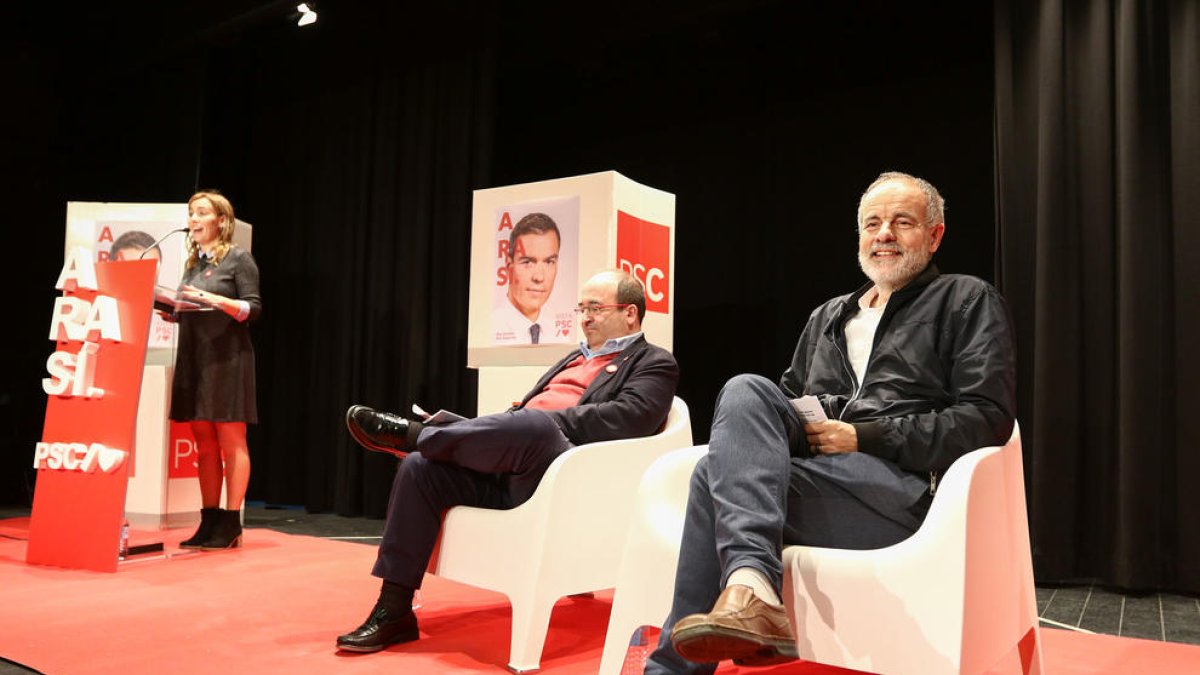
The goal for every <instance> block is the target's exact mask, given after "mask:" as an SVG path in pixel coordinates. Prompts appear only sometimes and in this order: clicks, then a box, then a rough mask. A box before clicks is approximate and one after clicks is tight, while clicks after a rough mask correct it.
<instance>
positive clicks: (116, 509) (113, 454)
mask: <svg viewBox="0 0 1200 675" xmlns="http://www.w3.org/2000/svg"><path fill="white" fill-rule="evenodd" d="M78 251H82V253H78V252H76V251H72V252H71V253H70V254H68V259H67V263H66V265H65V266H64V267H63V273H62V275H61V276H60V278H59V288H62V289H63V290H64V294H63V296H62V297H61V298H58V299H57V300H56V302H55V305H54V312H53V315H52V318H51V323H50V335H49V337H50V339H52V340H55V346H56V350H57V351H55V352H54V353H53V354H51V356H50V357H49V358H48V359H47V362H46V369H47V377H46V378H45V379H44V380H43V383H42V385H43V389H45V391H46V393H47V395H48V400H47V403H46V422H45V426H44V427H43V430H42V442H40V443H38V444H36V447H35V448H34V459H33V462H34V467H35V468H36V469H37V470H38V471H37V488H36V490H35V491H34V495H33V512H32V514H31V518H30V524H29V547H28V549H27V552H26V556H25V560H26V562H29V563H33V564H40V565H54V566H58V567H68V568H73V569H87V570H95V571H99V572H115V571H116V569H117V547H118V544H119V537H120V531H121V522H122V519H123V513H124V510H125V490H126V487H127V478H128V473H129V468H130V463H131V460H132V452H131V451H132V449H133V441H134V433H135V427H136V424H137V406H138V396H139V394H140V391H141V386H142V368H143V366H144V364H145V360H146V338H147V336H148V334H149V329H150V315H151V309H152V304H153V300H154V277H155V270H156V265H157V262H156V261H154V260H150V259H147V260H137V261H128V262H102V263H99V264H94V263H93V262H92V261H91V260H90V258H89V257H88V254H87V252H86V251H83V249H78Z"/></svg>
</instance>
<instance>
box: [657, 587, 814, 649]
mask: <svg viewBox="0 0 1200 675" xmlns="http://www.w3.org/2000/svg"><path fill="white" fill-rule="evenodd" d="M671 642H672V643H674V645H675V651H677V652H679V655H680V656H682V657H683V658H685V659H687V660H688V661H692V662H694V663H717V662H718V661H723V660H725V659H733V661H734V663H737V664H739V665H745V666H767V665H773V664H776V663H786V662H788V661H793V660H795V659H796V638H795V636H794V635H793V634H792V627H791V625H790V624H789V623H788V618H787V611H786V610H785V609H784V608H783V607H772V606H771V605H768V604H767V603H765V602H763V601H762V600H759V599H758V598H757V597H755V596H754V592H753V591H751V590H750V587H749V586H738V585H733V586H728V587H726V588H725V590H724V591H722V592H721V595H720V597H718V598H717V602H716V604H715V605H713V608H712V611H711V612H709V613H708V614H692V615H691V616H685V617H683V618H682V619H680V620H679V622H678V623H676V624H675V627H674V628H673V629H672V630H671Z"/></svg>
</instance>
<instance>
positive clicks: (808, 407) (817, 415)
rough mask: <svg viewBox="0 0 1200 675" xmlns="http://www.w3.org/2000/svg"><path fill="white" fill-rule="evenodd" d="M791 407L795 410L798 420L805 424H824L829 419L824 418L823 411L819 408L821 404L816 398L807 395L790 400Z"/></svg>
mask: <svg viewBox="0 0 1200 675" xmlns="http://www.w3.org/2000/svg"><path fill="white" fill-rule="evenodd" d="M792 407H793V408H795V409H796V413H797V414H799V415H800V420H801V421H802V422H804V423H805V424H812V423H813V422H824V421H826V420H828V419H829V418H827V417H825V410H824V408H822V407H821V402H820V401H818V400H817V397H816V396H812V395H808V396H801V397H800V398H794V399H792Z"/></svg>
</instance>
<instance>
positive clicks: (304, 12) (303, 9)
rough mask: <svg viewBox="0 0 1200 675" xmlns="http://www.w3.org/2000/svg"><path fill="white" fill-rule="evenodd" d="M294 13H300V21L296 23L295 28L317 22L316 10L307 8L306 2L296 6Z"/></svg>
mask: <svg viewBox="0 0 1200 675" xmlns="http://www.w3.org/2000/svg"><path fill="white" fill-rule="evenodd" d="M314 7H315V5H314ZM296 11H298V12H300V20H299V21H297V22H296V25H297V26H307V25H308V24H310V23H316V22H317V10H316V9H314V8H313V7H309V6H308V3H307V2H302V3H300V4H298V5H296Z"/></svg>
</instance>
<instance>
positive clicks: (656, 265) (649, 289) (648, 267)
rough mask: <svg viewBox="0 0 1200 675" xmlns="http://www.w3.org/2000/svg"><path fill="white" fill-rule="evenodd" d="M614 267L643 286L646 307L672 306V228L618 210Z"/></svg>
mask: <svg viewBox="0 0 1200 675" xmlns="http://www.w3.org/2000/svg"><path fill="white" fill-rule="evenodd" d="M617 267H618V268H620V269H623V270H625V271H626V272H629V273H630V274H632V275H633V276H635V277H637V279H638V281H640V282H642V285H643V286H645V287H646V311H648V312H661V313H662V314H668V313H670V310H671V228H669V227H667V226H666V225H659V224H658V223H652V222H650V221H648V220H643V219H642V218H638V217H637V216H631V215H629V214H628V213H625V212H624V211H617Z"/></svg>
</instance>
